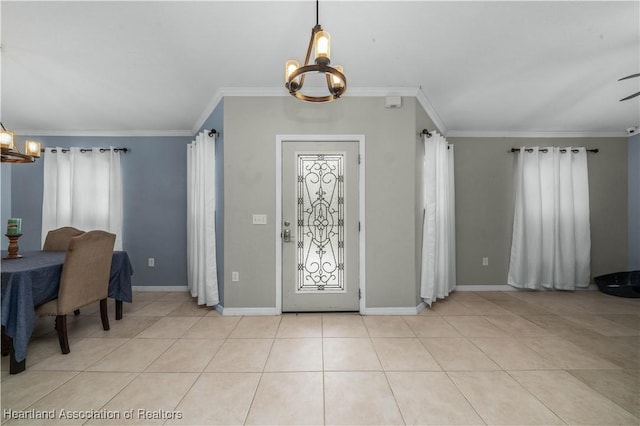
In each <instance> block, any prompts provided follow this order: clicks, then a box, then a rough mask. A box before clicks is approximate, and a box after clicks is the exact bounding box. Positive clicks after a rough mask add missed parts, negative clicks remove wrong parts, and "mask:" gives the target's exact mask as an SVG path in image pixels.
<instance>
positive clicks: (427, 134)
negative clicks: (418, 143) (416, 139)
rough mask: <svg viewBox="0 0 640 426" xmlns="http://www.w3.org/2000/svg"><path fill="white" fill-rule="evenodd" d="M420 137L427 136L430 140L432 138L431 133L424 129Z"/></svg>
mask: <svg viewBox="0 0 640 426" xmlns="http://www.w3.org/2000/svg"><path fill="white" fill-rule="evenodd" d="M419 135H420V136H426V137H428V138H430V137H431V136H432V135H431V132H429V131H428V130H427V129H422V132H420V133H419Z"/></svg>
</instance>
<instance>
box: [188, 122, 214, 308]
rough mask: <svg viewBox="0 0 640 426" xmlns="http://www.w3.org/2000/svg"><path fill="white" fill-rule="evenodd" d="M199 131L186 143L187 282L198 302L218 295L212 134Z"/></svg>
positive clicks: (209, 301) (209, 303) (211, 300)
mask: <svg viewBox="0 0 640 426" xmlns="http://www.w3.org/2000/svg"><path fill="white" fill-rule="evenodd" d="M207 133H208V132H202V133H200V134H199V135H197V136H196V139H195V140H194V141H193V142H192V143H191V144H189V145H188V146H187V283H188V286H189V291H190V292H191V296H193V297H197V298H198V304H199V305H207V306H214V305H217V304H218V303H219V302H220V300H219V298H218V276H217V265H216V226H215V225H216V224H215V219H216V218H215V213H216V211H215V209H216V181H215V162H216V154H215V135H214V136H209V135H208V134H207Z"/></svg>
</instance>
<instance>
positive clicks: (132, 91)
mask: <svg viewBox="0 0 640 426" xmlns="http://www.w3.org/2000/svg"><path fill="white" fill-rule="evenodd" d="M0 7H1V9H0V10H1V13H2V19H1V23H2V31H1V35H2V40H1V46H2V50H1V54H2V56H1V60H2V62H1V71H2V75H1V84H2V86H1V90H2V95H1V102H2V103H1V108H2V109H1V113H2V115H1V118H2V122H3V123H4V124H5V126H6V127H7V128H10V129H13V130H16V131H17V132H22V133H32V134H33V133H38V134H82V133H85V134H99V133H102V132H107V133H117V134H190V133H192V132H193V131H194V129H197V128H198V127H199V126H200V125H201V123H202V120H203V117H205V118H206V115H208V114H209V113H210V112H211V108H212V106H213V104H214V103H215V102H216V100H219V99H220V97H221V96H223V95H225V94H240V95H241V94H255V95H259V94H277V95H280V94H281V95H283V96H285V95H286V96H288V95H287V94H286V91H285V89H284V87H283V69H284V62H285V60H287V59H289V58H291V57H294V58H298V59H299V60H303V59H304V54H305V51H306V47H307V43H308V37H309V34H310V32H311V28H312V26H313V25H314V24H315V2H312V1H309V0H306V1H281V2H274V1H257V2H248V1H198V2H180V1H177V2H167V1H143V2H112V1H107V2H95V1H73V2H57V1H44V2H32V1H7V0H3V1H2V2H0ZM320 24H322V26H323V28H324V29H325V30H326V31H328V32H330V34H331V36H332V60H333V63H338V64H341V65H343V66H344V67H345V74H346V75H347V78H348V90H347V93H346V95H345V96H356V95H372V94H378V95H386V94H389V95H393V94H408V93H417V94H418V96H419V98H420V99H421V100H422V101H423V103H424V104H425V105H426V106H427V107H428V108H433V110H432V111H435V113H436V114H434V117H433V118H434V119H435V120H436V122H437V123H439V124H440V125H441V126H442V127H443V130H444V131H446V132H447V133H448V134H449V135H478V136H482V135H491V134H494V135H542V134H553V135H556V134H567V135H582V134H584V135H593V136H597V135H621V136H623V135H625V134H626V132H625V129H626V128H629V127H632V126H637V125H638V124H639V123H640V97H637V98H635V99H633V100H628V101H625V102H619V99H622V98H623V97H625V96H627V95H630V94H632V93H635V92H637V91H639V90H640V78H635V79H631V80H626V81H624V82H618V81H617V80H618V79H619V78H621V77H624V76H626V75H629V74H633V73H637V72H640V2H639V1H637V0H636V1H622V2H613V1H586V2H577V1H535V2H522V1H496V2H487V1H468V2H460V1H386V2H385V1H349V2H342V1H340V2H338V1H329V0H323V1H321V2H320ZM338 102H339V101H338Z"/></svg>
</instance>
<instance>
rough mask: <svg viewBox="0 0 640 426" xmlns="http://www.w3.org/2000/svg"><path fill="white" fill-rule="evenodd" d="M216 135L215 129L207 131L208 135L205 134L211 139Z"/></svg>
mask: <svg viewBox="0 0 640 426" xmlns="http://www.w3.org/2000/svg"><path fill="white" fill-rule="evenodd" d="M216 133H218V132H216V129H211V130H209V133H207V134H208V135H209V137H210V138H212V137H213V135H215V134H216Z"/></svg>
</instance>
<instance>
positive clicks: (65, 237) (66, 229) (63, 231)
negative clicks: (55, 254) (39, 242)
mask: <svg viewBox="0 0 640 426" xmlns="http://www.w3.org/2000/svg"><path fill="white" fill-rule="evenodd" d="M82 234H84V231H81V230H79V229H76V228H74V227H72V226H63V227H62V228H58V229H53V230H51V231H49V232H47V237H46V238H45V239H44V245H43V247H42V250H43V251H67V247H68V246H69V241H70V240H71V238H73V237H77V236H78V235H82Z"/></svg>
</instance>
